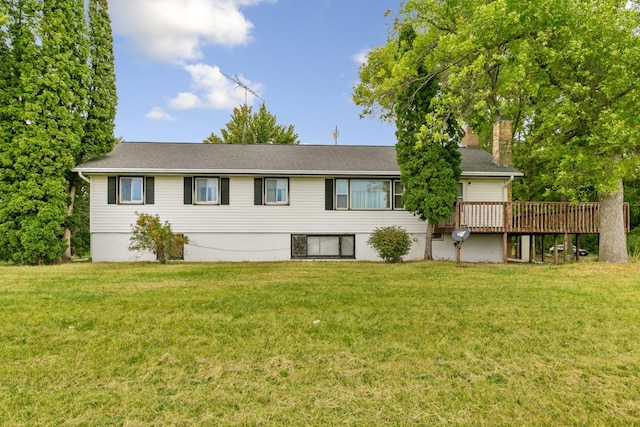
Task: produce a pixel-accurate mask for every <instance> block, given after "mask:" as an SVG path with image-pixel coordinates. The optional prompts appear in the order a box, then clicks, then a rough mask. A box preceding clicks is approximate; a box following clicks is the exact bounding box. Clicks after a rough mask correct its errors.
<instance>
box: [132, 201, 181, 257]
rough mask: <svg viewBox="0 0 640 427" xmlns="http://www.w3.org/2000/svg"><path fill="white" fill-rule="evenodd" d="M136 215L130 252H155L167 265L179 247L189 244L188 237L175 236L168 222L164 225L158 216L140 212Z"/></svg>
mask: <svg viewBox="0 0 640 427" xmlns="http://www.w3.org/2000/svg"><path fill="white" fill-rule="evenodd" d="M136 215H137V216H138V219H137V220H136V223H135V224H134V225H132V226H131V231H132V235H131V239H130V244H129V250H132V251H139V250H147V251H151V252H154V253H155V254H156V256H157V259H158V260H159V261H160V262H162V263H163V264H167V263H168V262H169V260H170V259H171V257H172V256H174V255H175V253H176V251H177V250H178V248H179V247H182V246H183V245H185V244H187V243H189V238H188V237H187V236H184V235H182V234H175V233H174V232H173V231H172V230H171V224H169V222H168V221H165V223H164V224H162V223H161V222H160V217H159V216H158V215H150V214H145V213H138V212H136Z"/></svg>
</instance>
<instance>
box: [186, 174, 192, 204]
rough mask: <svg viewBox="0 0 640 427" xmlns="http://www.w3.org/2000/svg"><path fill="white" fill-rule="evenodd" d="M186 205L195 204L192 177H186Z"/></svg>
mask: <svg viewBox="0 0 640 427" xmlns="http://www.w3.org/2000/svg"><path fill="white" fill-rule="evenodd" d="M184 204H185V205H191V204H193V178H192V177H190V176H185V177H184Z"/></svg>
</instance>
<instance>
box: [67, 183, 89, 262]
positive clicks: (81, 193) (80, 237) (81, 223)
mask: <svg viewBox="0 0 640 427" xmlns="http://www.w3.org/2000/svg"><path fill="white" fill-rule="evenodd" d="M75 185H76V196H75V200H74V203H73V214H72V215H71V216H70V217H69V218H67V221H66V224H67V226H68V227H69V229H70V230H72V231H73V232H72V234H71V249H72V253H73V254H74V255H75V256H77V257H83V258H84V257H88V256H90V253H91V230H90V228H89V219H90V217H89V214H90V212H89V184H88V183H86V182H84V181H79V182H77V183H76V184H75Z"/></svg>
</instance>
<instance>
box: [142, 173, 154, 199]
mask: <svg viewBox="0 0 640 427" xmlns="http://www.w3.org/2000/svg"><path fill="white" fill-rule="evenodd" d="M144 181H145V182H144V203H145V204H147V205H153V204H154V202H155V199H154V196H155V189H154V183H155V180H154V178H153V177H152V176H148V177H146V178H145V180H144Z"/></svg>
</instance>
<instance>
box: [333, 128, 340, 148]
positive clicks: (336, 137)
mask: <svg viewBox="0 0 640 427" xmlns="http://www.w3.org/2000/svg"><path fill="white" fill-rule="evenodd" d="M331 136H332V137H333V140H334V141H335V142H336V144H335V145H338V137H339V136H340V131H338V125H336V128H335V129H334V130H333V131H332V132H331Z"/></svg>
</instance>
